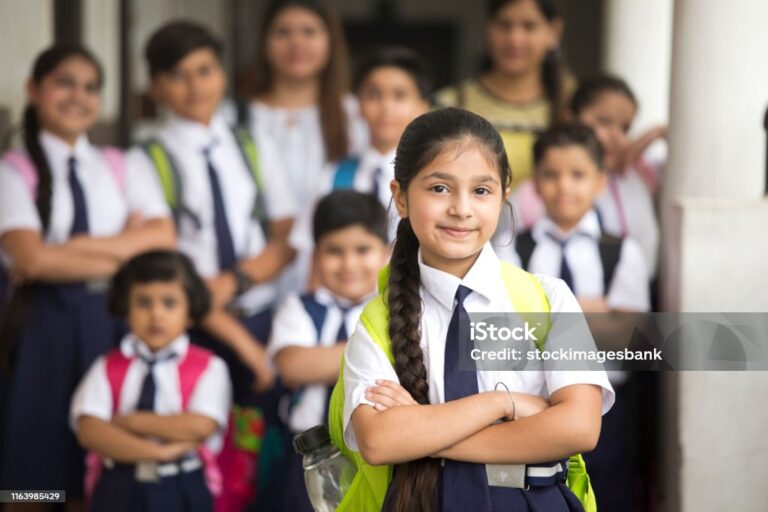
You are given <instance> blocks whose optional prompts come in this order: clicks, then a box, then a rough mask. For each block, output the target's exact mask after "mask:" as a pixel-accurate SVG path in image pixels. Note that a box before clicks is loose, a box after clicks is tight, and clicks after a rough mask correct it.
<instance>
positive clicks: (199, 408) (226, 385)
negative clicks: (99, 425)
mask: <svg viewBox="0 0 768 512" xmlns="http://www.w3.org/2000/svg"><path fill="white" fill-rule="evenodd" d="M188 348H189V338H188V337H187V335H186V334H182V335H181V336H179V337H178V338H176V339H175V340H173V341H172V342H171V343H170V344H169V345H168V346H166V347H164V348H163V349H162V350H160V351H158V352H157V353H155V354H152V352H151V351H150V350H149V348H148V347H147V346H146V345H145V344H144V342H142V341H141V340H140V339H138V338H137V337H135V336H133V335H132V334H128V335H126V336H125V337H124V338H123V339H122V341H121V342H120V351H121V352H122V354H123V355H124V356H125V357H128V358H131V359H133V360H132V361H131V363H130V366H128V371H127V372H126V374H125V380H124V381H123V388H122V390H121V391H120V409H119V410H118V413H119V414H121V415H125V414H130V413H133V412H136V406H137V405H138V403H139V395H140V394H141V387H142V384H143V383H144V378H145V377H146V375H147V364H146V363H144V361H143V360H142V359H141V357H140V356H144V357H146V358H150V357H156V358H158V359H159V360H158V362H157V363H155V365H154V377H155V410H154V412H155V413H156V414H160V415H171V414H181V413H182V412H183V411H182V410H181V390H180V389H179V370H178V365H179V363H180V362H181V361H183V360H184V357H185V356H186V354H187V349H188ZM170 353H173V354H175V355H176V357H174V358H173V359H163V358H164V357H165V356H166V355H168V354H170ZM231 401H232V389H231V385H230V380H229V371H228V370H227V365H226V364H224V361H222V360H221V359H220V358H219V357H217V356H215V355H212V356H211V359H210V362H209V363H208V366H207V367H206V369H205V370H204V371H203V373H202V374H201V375H200V377H199V379H198V381H197V384H196V385H195V388H194V391H193V392H192V396H190V397H189V403H188V406H187V411H186V412H190V413H194V414H200V415H203V416H207V417H209V418H211V419H213V420H214V421H215V422H216V423H217V424H218V425H219V429H218V430H217V431H216V432H215V433H214V434H213V435H211V436H210V437H209V438H208V439H206V441H205V442H206V445H207V446H208V448H210V449H211V451H213V452H214V453H218V452H219V451H220V450H221V447H222V444H223V440H224V437H223V435H224V432H225V429H226V426H227V418H228V416H229V407H230V404H231ZM112 408H113V404H112V389H111V388H110V385H109V379H108V378H107V369H106V356H101V357H99V358H98V359H96V361H94V363H93V364H92V365H91V367H90V369H89V370H88V373H86V374H85V377H83V379H82V380H81V381H80V384H79V385H78V386H77V389H76V390H75V393H74V395H73V396H72V403H71V406H70V411H69V423H70V426H71V428H72V430H73V431H75V432H77V420H78V418H80V417H81V416H86V415H87V416H95V417H96V418H99V419H101V420H104V421H111V420H112Z"/></svg>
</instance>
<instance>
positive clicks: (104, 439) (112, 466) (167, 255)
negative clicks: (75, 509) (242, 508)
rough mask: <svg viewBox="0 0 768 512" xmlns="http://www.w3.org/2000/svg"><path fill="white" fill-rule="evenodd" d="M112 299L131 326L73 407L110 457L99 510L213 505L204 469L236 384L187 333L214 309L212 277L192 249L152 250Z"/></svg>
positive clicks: (78, 425) (88, 436) (120, 281)
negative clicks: (200, 270) (203, 275)
mask: <svg viewBox="0 0 768 512" xmlns="http://www.w3.org/2000/svg"><path fill="white" fill-rule="evenodd" d="M109 305H110V309H111V310H112V313H113V314H114V315H116V316H119V317H122V318H124V319H125V320H126V321H127V322H128V326H129V328H130V333H129V334H127V335H126V336H125V337H124V338H123V340H122V341H121V342H120V347H119V348H117V349H114V350H112V351H111V352H109V353H107V354H106V355H104V356H102V357H99V358H98V359H97V360H96V362H94V363H93V365H92V366H91V368H90V370H89V371H88V373H87V374H86V376H85V377H84V378H83V380H82V381H81V383H80V385H79V386H78V388H77V391H76V392H75V395H74V397H73V399H72V408H71V413H70V422H71V425H72V428H73V430H74V431H75V432H76V433H77V437H78V439H79V441H80V442H81V443H82V445H83V446H84V447H86V448H88V449H90V450H93V452H95V453H96V454H97V455H98V456H99V457H100V458H101V461H102V465H103V467H102V468H100V471H97V473H99V474H100V475H99V477H98V483H97V484H96V487H95V492H94V494H93V500H92V503H91V510H92V511H105V512H106V511H109V512H113V511H114V512H119V511H125V512H129V511H142V512H153V511H160V510H178V511H198V510H199V511H210V510H213V499H212V497H211V493H210V492H209V490H208V487H207V486H206V483H208V484H212V483H213V482H206V480H205V476H204V475H206V476H207V475H210V474H211V471H212V470H215V468H212V467H206V465H207V464H210V463H211V461H212V457H210V456H209V455H208V454H210V453H212V452H215V451H217V450H219V449H220V448H221V442H222V436H221V433H222V432H223V429H224V427H225V425H226V421H227V415H228V413H229V405H230V395H231V389H230V383H229V373H228V372H227V367H226V365H225V364H224V362H223V361H222V360H221V359H219V358H218V357H216V356H214V355H213V354H212V353H211V352H209V351H207V350H205V349H203V348H200V347H197V346H195V345H192V344H190V342H189V338H188V337H187V333H186V330H187V328H188V327H189V326H190V324H191V323H193V322H197V321H199V320H200V319H201V318H202V317H203V316H204V315H205V314H206V313H207V312H208V309H209V307H210V295H209V294H208V291H207V290H206V288H205V285H204V284H203V282H202V280H201V279H200V277H199V276H198V275H197V273H196V272H195V270H194V267H193V265H192V263H191V262H190V260H189V258H187V257H186V256H184V255H182V254H180V253H177V252H172V251H153V252H148V253H144V254H141V255H139V256H137V257H135V258H133V259H132V260H130V261H129V262H128V263H126V265H125V266H124V267H123V268H121V269H120V271H119V272H118V273H117V274H116V275H115V277H114V279H113V281H112V290H111V294H110V299H109ZM89 469H90V468H89ZM204 469H205V471H204Z"/></svg>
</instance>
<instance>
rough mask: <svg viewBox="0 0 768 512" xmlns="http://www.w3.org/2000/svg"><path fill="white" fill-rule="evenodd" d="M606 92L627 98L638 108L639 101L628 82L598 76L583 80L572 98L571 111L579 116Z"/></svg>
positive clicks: (610, 76)
mask: <svg viewBox="0 0 768 512" xmlns="http://www.w3.org/2000/svg"><path fill="white" fill-rule="evenodd" d="M606 92H615V93H618V94H621V95H623V96H625V97H626V98H627V99H628V100H629V101H630V102H631V103H632V105H634V106H635V108H637V99H636V98H635V95H634V94H633V93H632V89H630V88H629V85H627V82H625V81H624V80H622V79H621V78H619V77H617V76H612V75H597V76H593V77H590V78H587V79H585V80H583V81H582V82H581V83H580V84H579V87H578V88H577V89H576V92H574V93H573V98H571V111H572V112H573V113H574V115H576V116H578V115H579V114H580V113H581V111H582V110H584V109H585V108H587V107H588V106H590V105H592V104H593V103H594V102H595V101H597V98H598V97H599V96H600V95H601V94H603V93H606Z"/></svg>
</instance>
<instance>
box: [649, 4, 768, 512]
mask: <svg viewBox="0 0 768 512" xmlns="http://www.w3.org/2000/svg"><path fill="white" fill-rule="evenodd" d="M766 20H768V2H765V1H763V0H740V1H737V2H723V1H722V0H676V1H675V12H674V36H673V51H672V80H671V88H670V134H669V148H670V149H669V151H670V154H669V156H670V158H669V161H668V165H667V168H666V169H665V171H664V175H663V197H662V233H663V251H662V268H661V271H662V273H661V275H662V279H661V287H662V298H663V301H664V304H665V306H666V308H667V309H669V310H673V311H702V312H703V311H710V312H718V311H722V312H727V311H742V312H745V311H766V310H768V286H766V283H768V266H767V265H766V264H765V261H766V260H767V259H768V241H766V237H765V236H764V233H765V227H766V226H768V201H766V200H765V197H764V181H765V176H764V175H765V133H764V131H763V128H762V118H763V113H764V112H765V108H766V105H768V66H765V65H763V63H764V61H765V59H764V54H765V50H766V48H768V31H766V30H765V22H766ZM666 377H668V378H669V380H670V381H671V382H669V384H671V385H670V386H669V387H668V388H667V393H668V394H667V396H666V397H665V398H666V399H667V402H666V405H669V409H667V410H666V412H668V413H669V414H670V416H669V418H670V419H671V420H672V421H668V422H665V431H664V433H663V439H664V440H665V446H664V450H663V453H664V455H665V458H666V460H665V461H664V462H665V463H664V473H665V478H664V479H663V485H665V486H667V487H668V489H666V493H665V494H666V496H667V498H668V499H667V500H666V502H665V503H664V510H675V511H677V510H681V511H683V512H686V511H693V510H696V511H701V510H704V511H710V510H711V511H719V510H739V511H761V510H765V507H766V503H768V486H766V485H765V481H766V478H768V468H767V467H766V466H765V464H764V462H763V461H765V460H766V458H767V457H768V438H766V435H765V432H766V431H768V408H766V407H762V406H760V405H759V404H761V403H762V402H763V396H764V390H765V389H767V388H768V374H767V373H766V372H683V373H679V374H670V375H667V376H666Z"/></svg>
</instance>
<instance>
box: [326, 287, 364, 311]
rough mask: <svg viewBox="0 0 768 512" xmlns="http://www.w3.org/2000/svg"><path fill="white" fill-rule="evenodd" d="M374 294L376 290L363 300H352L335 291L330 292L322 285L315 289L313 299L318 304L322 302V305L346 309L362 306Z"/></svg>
mask: <svg viewBox="0 0 768 512" xmlns="http://www.w3.org/2000/svg"><path fill="white" fill-rule="evenodd" d="M375 295H376V292H375V291H372V292H371V293H370V294H369V295H368V296H366V297H365V298H364V299H363V300H361V301H359V302H352V301H351V300H349V299H347V298H346V297H342V296H340V295H336V294H335V293H333V292H331V291H330V290H329V289H328V288H325V287H323V286H320V287H318V289H317V290H315V299H316V300H317V302H319V303H320V304H323V305H324V306H336V307H340V308H346V309H349V308H354V307H356V306H362V305H364V304H365V303H366V302H368V300H370V299H371V298H373V297H374V296H375Z"/></svg>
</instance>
